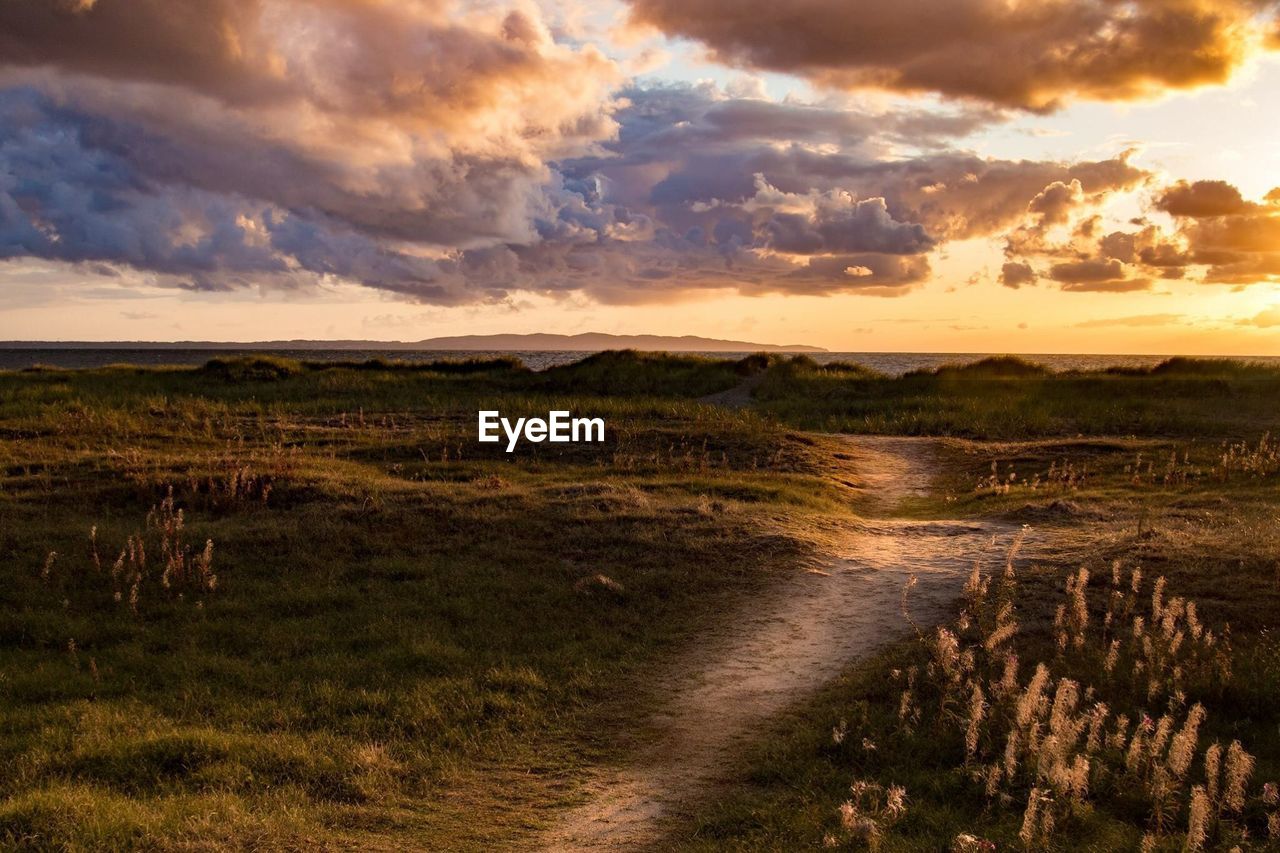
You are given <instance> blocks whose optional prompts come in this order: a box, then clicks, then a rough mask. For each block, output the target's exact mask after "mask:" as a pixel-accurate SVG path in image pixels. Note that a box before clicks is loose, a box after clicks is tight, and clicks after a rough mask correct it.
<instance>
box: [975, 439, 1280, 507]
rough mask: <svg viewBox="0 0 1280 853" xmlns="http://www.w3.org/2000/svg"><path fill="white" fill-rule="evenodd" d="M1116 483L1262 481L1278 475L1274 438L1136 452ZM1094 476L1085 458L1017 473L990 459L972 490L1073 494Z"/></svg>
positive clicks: (1278, 447)
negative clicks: (1030, 471)
mask: <svg viewBox="0 0 1280 853" xmlns="http://www.w3.org/2000/svg"><path fill="white" fill-rule="evenodd" d="M1114 473H1115V475H1116V476H1117V477H1118V481H1119V482H1123V483H1125V484H1127V485H1130V486H1138V487H1144V486H1145V487H1163V488H1179V487H1184V486H1188V485H1195V484H1207V483H1235V482H1241V481H1248V480H1262V479H1266V478H1269V477H1274V476H1276V475H1277V474H1278V473H1280V441H1277V440H1276V439H1274V438H1272V436H1271V433H1264V434H1263V435H1262V437H1261V438H1260V439H1258V441H1257V442H1248V441H1224V442H1222V443H1220V444H1218V445H1217V446H1216V447H1215V446H1195V445H1188V446H1185V447H1181V448H1173V449H1168V450H1167V451H1151V450H1139V451H1137V452H1136V453H1135V454H1134V455H1133V456H1132V458H1130V459H1129V461H1127V462H1125V464H1124V466H1123V473H1122V474H1121V472H1120V471H1119V470H1117V471H1116V472H1114ZM1099 479H1100V472H1099V471H1097V470H1093V471H1091V470H1090V468H1089V463H1088V462H1087V461H1082V462H1075V461H1072V460H1070V459H1066V458H1064V459H1062V460H1057V459H1055V460H1053V461H1051V462H1050V463H1049V467H1048V469H1047V470H1044V471H1036V472H1035V473H1032V474H1030V475H1029V476H1027V475H1020V474H1019V473H1018V471H1017V469H1016V466H1015V465H1014V464H1013V463H1009V464H1008V465H1007V467H1006V466H1002V465H1001V462H1000V461H999V460H993V461H992V463H991V469H990V471H989V472H987V473H985V474H983V475H982V476H981V477H979V478H978V481H977V482H976V483H975V484H974V492H975V493H977V494H987V495H1007V494H1010V493H1011V492H1014V491H1015V490H1023V491H1033V492H1046V493H1049V494H1053V493H1055V492H1074V491H1078V490H1080V489H1082V488H1085V487H1086V486H1088V485H1091V484H1095V483H1096V482H1097V481H1098V480H1099Z"/></svg>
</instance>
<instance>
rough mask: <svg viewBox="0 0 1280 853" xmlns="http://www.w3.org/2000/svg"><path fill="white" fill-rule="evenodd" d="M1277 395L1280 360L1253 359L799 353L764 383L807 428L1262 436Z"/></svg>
mask: <svg viewBox="0 0 1280 853" xmlns="http://www.w3.org/2000/svg"><path fill="white" fill-rule="evenodd" d="M1277 395H1280V370H1277V369H1275V368H1272V367H1266V366H1258V365H1254V364H1249V363H1244V362H1234V361H1225V360H1211V361H1208V360H1195V359H1173V360H1170V361H1168V362H1165V363H1163V364H1161V365H1159V366H1157V367H1155V368H1152V369H1150V370H1103V371H1089V372H1075V373H1071V372H1068V373H1052V372H1050V371H1048V370H1046V369H1045V368H1043V367H1041V366H1039V365H1035V364H1032V363H1029V362H1026V361H1023V360H1021V359H1017V358H1013V357H1003V358H992V359H985V360H983V361H979V362H977V363H974V364H970V365H963V366H950V367H942V368H938V369H937V370H929V371H919V372H915V373H909V374H907V375H905V376H902V377H886V376H881V375H877V374H875V373H873V372H871V371H868V370H867V369H866V368H864V367H861V366H858V365H839V364H837V365H826V366H821V365H818V364H816V363H814V362H813V361H812V360H811V359H809V358H806V357H803V356H801V357H797V358H793V359H790V360H787V361H781V362H777V363H775V364H774V365H773V366H772V367H771V368H770V369H769V371H768V373H767V374H766V375H765V377H764V381H763V382H762V383H761V385H760V387H759V388H758V389H757V390H756V400H757V408H758V410H759V411H760V412H761V413H762V414H765V415H768V416H771V417H775V418H778V419H779V420H782V421H785V422H787V423H789V424H792V425H793V426H796V427H800V428H804V429H815V430H822V431H826V432H852V433H892V434H902V435H945V436H962V437H967V438H986V439H1018V438H1036V437H1045V436H1074V435H1105V436H1126V435H1137V436H1167V435H1185V436H1199V437H1205V438H1208V437H1235V438H1246V437H1256V436H1257V435H1259V434H1261V433H1262V432H1263V431H1265V430H1268V429H1273V428H1274V427H1275V426H1276V423H1277V413H1276V407H1275V405H1274V401H1275V400H1276V399H1277Z"/></svg>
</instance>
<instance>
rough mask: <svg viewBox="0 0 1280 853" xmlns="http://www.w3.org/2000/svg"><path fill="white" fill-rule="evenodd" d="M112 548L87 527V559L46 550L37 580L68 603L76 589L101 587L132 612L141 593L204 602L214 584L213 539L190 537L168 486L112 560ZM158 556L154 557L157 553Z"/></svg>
mask: <svg viewBox="0 0 1280 853" xmlns="http://www.w3.org/2000/svg"><path fill="white" fill-rule="evenodd" d="M113 553H116V552H115V549H114V548H108V547H106V546H105V545H104V544H103V543H102V542H101V540H100V539H99V537H98V527H97V525H95V526H93V527H92V528H90V530H89V546H88V549H87V553H86V556H87V560H86V561H85V562H84V563H81V564H74V563H69V562H67V561H64V560H63V559H62V558H61V556H60V555H59V554H58V552H57V551H50V552H49V553H48V556H46V557H45V560H44V564H43V566H42V567H41V569H40V579H41V580H42V581H43V582H44V583H45V584H46V585H47V586H52V587H56V588H58V589H59V590H60V591H62V593H63V595H64V601H65V602H66V604H67V605H69V604H70V601H71V596H72V595H74V594H77V593H86V594H89V595H94V594H95V593H100V592H101V590H102V588H103V586H105V588H106V589H107V590H108V591H109V595H110V599H111V601H113V602H114V603H116V604H120V605H126V604H127V606H128V607H129V610H130V611H131V612H132V613H134V614H135V615H137V614H138V612H139V607H140V605H141V602H142V599H143V596H144V595H145V594H148V593H150V594H151V595H153V596H155V597H157V598H160V597H163V598H166V599H170V600H177V601H182V600H185V599H186V598H187V597H188V596H191V597H192V598H194V600H195V603H196V606H197V607H202V606H203V596H204V595H205V594H207V593H211V592H213V591H214V590H216V589H217V588H218V575H217V574H216V573H215V572H214V570H213V540H212V539H206V540H205V543H204V546H203V547H198V546H197V545H195V544H194V543H193V542H192V541H191V540H190V538H189V535H188V532H187V527H186V513H185V512H184V511H183V510H182V509H180V508H178V507H177V506H176V505H175V503H174V497H173V489H172V487H171V488H170V489H169V490H168V494H167V495H166V496H165V498H164V500H162V501H161V502H160V503H159V504H157V505H156V506H154V507H152V508H151V511H150V512H148V513H147V518H146V523H145V526H144V529H143V530H142V531H140V532H137V533H134V534H132V535H130V536H128V537H127V538H126V539H125V542H124V544H123V545H121V546H120V550H119V554H118V556H116V557H115V558H114V559H112V558H111V556H110V555H111V554H113ZM156 555H158V557H157V556H156Z"/></svg>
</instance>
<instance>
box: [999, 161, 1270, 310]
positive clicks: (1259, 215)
mask: <svg viewBox="0 0 1280 853" xmlns="http://www.w3.org/2000/svg"><path fill="white" fill-rule="evenodd" d="M1050 189H1052V188H1050ZM1048 191H1049V190H1046V192H1048ZM1059 194H1060V195H1061V193H1060V192H1059ZM1276 195H1277V194H1276V193H1275V192H1274V191H1273V192H1272V193H1269V194H1268V195H1267V198H1266V199H1265V200H1264V202H1262V203H1255V202H1251V201H1248V200H1246V199H1245V198H1244V197H1243V196H1242V195H1241V193H1240V191H1239V190H1238V189H1237V188H1236V187H1234V186H1232V185H1231V184H1228V183H1225V182H1223V181H1197V182H1195V183H1187V182H1185V181H1179V182H1177V183H1174V184H1172V185H1170V186H1167V187H1163V188H1159V189H1156V190H1154V191H1153V193H1152V194H1151V198H1150V206H1151V208H1152V209H1153V210H1154V211H1156V212H1158V213H1161V214H1165V215H1167V217H1168V219H1169V220H1171V223H1172V227H1169V226H1165V225H1159V224H1154V223H1152V222H1149V221H1148V220H1147V219H1138V220H1135V221H1134V222H1132V223H1130V224H1131V225H1135V226H1137V230H1114V231H1109V232H1107V233H1105V234H1100V233H1099V226H1098V223H1099V220H1100V217H1099V216H1098V215H1097V214H1096V213H1094V211H1093V208H1092V205H1091V203H1090V202H1089V201H1088V200H1087V199H1086V200H1085V201H1084V203H1079V202H1077V203H1075V204H1073V206H1072V209H1071V210H1068V211H1065V212H1063V213H1062V215H1061V216H1059V217H1058V218H1057V219H1056V220H1055V221H1056V222H1057V224H1058V225H1059V226H1066V225H1068V224H1070V223H1072V222H1074V223H1075V228H1074V229H1073V230H1071V231H1070V233H1069V234H1068V236H1067V237H1066V238H1065V239H1062V238H1058V239H1055V237H1054V236H1053V233H1052V229H1047V228H1046V227H1045V224H1046V223H1047V222H1048V221H1049V220H1050V217H1049V216H1048V215H1046V214H1045V213H1044V212H1043V211H1038V210H1037V204H1036V203H1035V202H1033V203H1032V205H1031V206H1030V207H1029V208H1028V214H1029V218H1030V219H1031V220H1034V221H1032V222H1031V223H1029V224H1024V225H1023V226H1021V227H1020V228H1017V229H1014V230H1013V231H1011V232H1010V233H1009V234H1008V236H1007V238H1006V241H1005V254H1006V256H1007V257H1008V258H1009V260H1008V261H1007V262H1006V264H1005V268H1004V273H1003V274H1002V275H1001V283H1003V284H1005V285H1007V286H1009V287H1019V286H1022V285H1024V284H1029V283H1033V282H1034V281H1036V280H1037V279H1038V278H1040V277H1041V275H1043V277H1045V278H1048V279H1050V280H1052V281H1055V282H1058V283H1059V284H1060V285H1061V286H1062V288H1063V289H1064V290H1099V291H1114V292H1125V291H1131V290H1142V289H1145V288H1147V287H1150V285H1151V279H1153V278H1155V279H1183V278H1189V279H1193V280H1197V281H1201V282H1204V283H1208V284H1231V285H1236V286H1246V285H1250V284H1255V283H1258V282H1266V281H1277V280H1280V205H1278V204H1277V203H1276V201H1275V198H1274V197H1275V196H1276ZM1039 198H1040V197H1037V199H1039ZM1032 262H1041V263H1047V264H1048V265H1049V266H1048V269H1047V270H1045V271H1043V272H1042V273H1038V272H1037V271H1036V269H1035V267H1033V265H1032Z"/></svg>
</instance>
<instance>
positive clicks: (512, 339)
mask: <svg viewBox="0 0 1280 853" xmlns="http://www.w3.org/2000/svg"><path fill="white" fill-rule="evenodd" d="M0 348H4V349H219V350H253V351H262V350H309V349H314V350H453V351H466V350H475V351H480V352H495V351H498V352H501V351H513V352H534V351H539V350H567V351H570V352H596V351H599V350H610V349H637V350H650V351H655V352H662V351H665V352H826V350H825V349H823V348H822V347H811V346H805V345H804V344H785V345H778V344H757V343H751V342H749V341H726V340H720V339H717V338H700V337H697V336H695V335H684V336H681V337H672V336H669V335H606V334H603V333H599V332H586V333H584V334H581V335H548V334H533V335H457V336H454V337H447V338H427V339H426V340H422V341H311V340H295V341H251V342H247V343H246V342H242V341H231V342H223V341H0Z"/></svg>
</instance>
